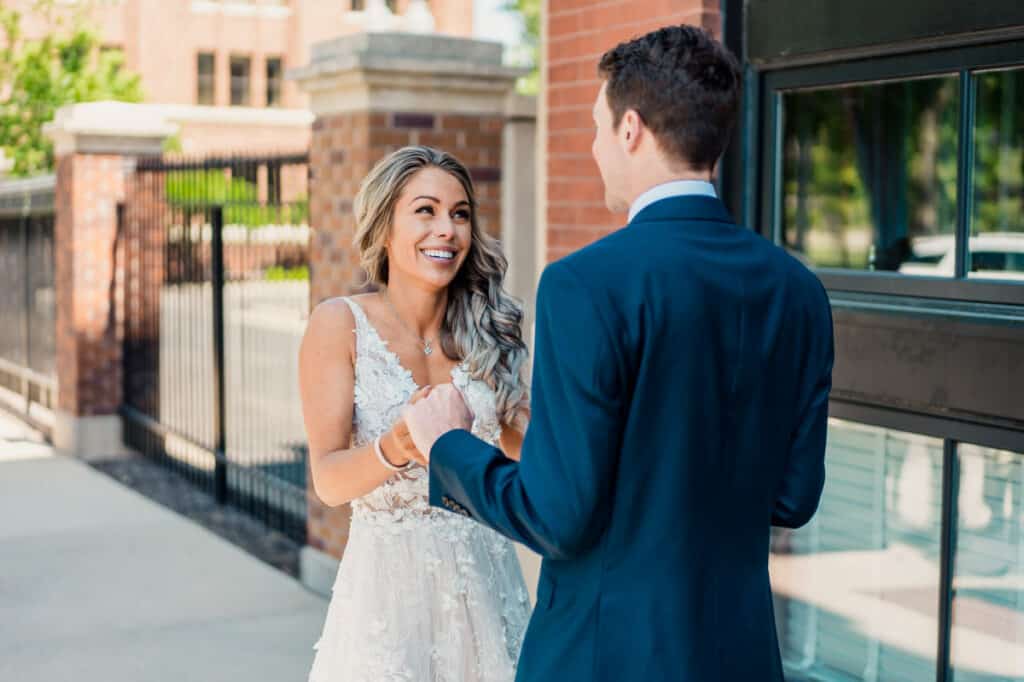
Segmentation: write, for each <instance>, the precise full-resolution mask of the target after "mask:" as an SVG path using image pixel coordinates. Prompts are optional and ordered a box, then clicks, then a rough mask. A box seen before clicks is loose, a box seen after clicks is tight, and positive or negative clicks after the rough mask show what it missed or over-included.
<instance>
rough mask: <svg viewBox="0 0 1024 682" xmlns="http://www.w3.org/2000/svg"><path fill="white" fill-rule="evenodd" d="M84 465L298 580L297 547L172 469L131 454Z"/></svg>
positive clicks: (297, 544) (284, 536)
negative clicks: (216, 499)
mask: <svg viewBox="0 0 1024 682" xmlns="http://www.w3.org/2000/svg"><path fill="white" fill-rule="evenodd" d="M89 464H90V465H91V466H92V467H93V468H95V469H97V470H99V471H102V472H103V473H105V474H106V475H108V476H110V477H111V478H113V479H115V480H117V481H119V482H120V483H122V484H123V485H125V486H128V487H129V488H132V489H133V490H135V491H136V492H138V493H140V494H142V495H144V496H145V497H148V498H149V499H151V500H153V501H154V502H156V503H158V504H161V505H163V506H164V507H167V508H168V509H171V510H173V511H175V512H177V513H179V514H181V515H182V516H185V517H187V518H189V519H192V520H193V521H195V522H196V523H198V524H199V525H201V526H203V527H204V528H206V529H207V530H209V531H211V532H213V533H215V534H216V535H219V536H220V537H222V538H224V539H225V540H227V541H228V542H230V543H232V544H234V545H237V546H238V547H240V548H241V549H243V550H244V551H246V552H248V553H249V554H251V555H253V556H254V557H256V558H257V559H260V560H261V561H263V562H265V563H267V564H270V565H271V566H273V567H275V568H277V569H278V570H280V571H283V572H285V573H287V574H288V575H290V576H292V577H294V578H298V576H299V550H300V549H301V548H302V546H301V545H300V544H299V543H297V542H295V541H294V540H292V539H291V538H289V537H288V536H286V535H284V534H283V533H280V532H278V531H275V530H272V529H270V528H267V527H266V526H265V525H263V524H262V523H261V522H259V521H257V520H256V519H253V518H252V517H250V516H248V515H246V514H245V513H243V512H241V511H239V510H238V509H235V508H234V507H231V506H219V505H218V504H217V502H216V501H215V500H214V499H213V496H212V495H209V494H208V493H206V492H204V491H203V490H201V489H199V488H198V487H196V486H195V485H193V484H192V483H190V482H189V481H187V480H186V479H185V478H183V477H182V476H181V475H179V474H178V473H176V472H174V471H172V470H171V469H169V468H167V467H165V466H163V465H161V464H159V463H157V462H155V461H153V460H151V459H147V458H146V457H143V456H142V455H138V454H134V455H129V456H125V457H118V458H115V459H105V460H96V461H92V462H89Z"/></svg>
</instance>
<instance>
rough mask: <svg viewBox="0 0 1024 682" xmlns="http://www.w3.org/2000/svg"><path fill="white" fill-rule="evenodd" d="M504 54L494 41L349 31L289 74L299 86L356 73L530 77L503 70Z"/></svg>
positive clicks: (318, 46)
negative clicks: (402, 72)
mask: <svg viewBox="0 0 1024 682" xmlns="http://www.w3.org/2000/svg"><path fill="white" fill-rule="evenodd" d="M503 50H504V48H503V46H502V44H501V43H497V42H493V41H488V40H474V39H472V38H460V37H455V36H446V35H438V34H422V33H402V32H393V33H390V32H389V33H353V34H351V35H347V36H342V37H340V38H334V39H333V40H328V41H325V42H321V43H316V44H315V45H313V48H312V58H311V60H310V63H309V64H308V65H307V66H304V67H300V68H298V69H293V70H291V71H289V72H288V76H289V78H291V79H293V80H297V81H300V82H302V81H305V80H311V79H314V78H316V77H318V76H324V75H327V74H333V73H338V72H343V71H355V70H359V69H364V70H382V71H392V70H394V71H407V72H421V73H424V72H431V73H438V74H440V73H450V74H452V75H460V76H474V75H477V76H497V77H505V78H509V79H514V78H518V77H519V76H522V75H525V74H526V73H529V69H524V68H521V67H509V66H504V65H503V64H502V53H503Z"/></svg>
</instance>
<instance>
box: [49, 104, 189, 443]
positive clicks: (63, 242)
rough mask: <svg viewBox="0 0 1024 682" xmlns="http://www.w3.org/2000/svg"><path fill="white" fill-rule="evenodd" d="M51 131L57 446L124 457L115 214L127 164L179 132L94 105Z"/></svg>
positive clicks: (68, 115)
mask: <svg viewBox="0 0 1024 682" xmlns="http://www.w3.org/2000/svg"><path fill="white" fill-rule="evenodd" d="M46 132H47V134H48V135H50V137H51V138H52V139H53V140H54V145H55V153H56V157H57V187H56V226H55V243H56V264H55V265H56V295H57V321H56V327H57V329H56V337H57V338H56V341H57V344H56V345H57V409H56V414H55V423H54V429H53V434H54V443H55V445H56V446H57V447H58V448H60V449H61V450H64V451H66V452H68V453H69V454H73V455H77V456H87V457H88V456H92V457H95V456H104V455H110V454H114V453H116V452H119V451H120V450H121V449H122V445H121V425H120V420H119V418H118V417H117V409H118V407H119V406H120V404H121V388H122V386H121V335H120V333H119V331H118V328H117V322H118V315H117V314H116V313H117V304H118V302H119V298H118V297H119V293H118V285H119V282H120V278H119V277H118V273H117V272H116V267H115V266H116V263H117V253H116V252H117V250H118V249H120V248H121V244H120V242H119V239H118V219H117V213H118V211H117V205H118V203H119V202H121V201H122V200H123V198H124V192H125V166H126V163H128V162H129V161H130V160H131V159H132V158H133V157H135V156H137V155H142V154H159V153H160V147H161V145H162V143H163V140H164V139H165V138H166V137H167V136H168V135H170V134H173V132H174V129H173V127H171V126H168V125H167V124H166V123H164V122H163V121H161V120H154V119H153V117H152V115H151V114H148V113H146V112H145V111H144V110H143V109H140V108H137V107H133V105H128V104H122V103H118V102H94V103H88V104H77V105H71V106H68V107H64V108H62V109H60V110H59V111H58V112H57V115H56V117H55V118H54V121H53V122H52V123H50V124H48V125H47V129H46Z"/></svg>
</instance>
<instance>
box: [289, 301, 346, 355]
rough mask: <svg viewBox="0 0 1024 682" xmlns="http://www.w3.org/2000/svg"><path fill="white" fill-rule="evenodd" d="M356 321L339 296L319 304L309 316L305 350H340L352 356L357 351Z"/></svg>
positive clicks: (304, 339)
mask: <svg viewBox="0 0 1024 682" xmlns="http://www.w3.org/2000/svg"><path fill="white" fill-rule="evenodd" d="M355 329H356V319H355V316H354V315H353V314H352V309H351V308H350V307H349V305H348V303H346V302H345V299H344V298H342V297H340V296H338V297H335V298H328V299H325V300H323V301H321V302H320V303H318V304H317V305H316V306H315V307H314V308H313V312H311V313H310V314H309V320H308V322H307V323H306V333H305V334H304V335H303V337H302V345H303V348H308V349H317V350H331V351H333V352H334V353H337V352H338V351H340V350H344V351H346V353H347V354H348V355H352V353H353V351H354V350H355V334H354V332H355Z"/></svg>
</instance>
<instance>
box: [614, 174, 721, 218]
mask: <svg viewBox="0 0 1024 682" xmlns="http://www.w3.org/2000/svg"><path fill="white" fill-rule="evenodd" d="M686 194H695V195H698V196H705V197H717V196H718V193H717V192H715V186H714V185H712V184H711V183H710V182H707V181H705V180H672V181H670V182H665V183H662V184H660V185H655V186H654V187H652V188H650V189H649V190H647V191H646V192H644V193H643V194H641V195H640V196H638V197H637V198H636V200H635V201H633V205H632V206H630V207H629V222H633V218H635V217H636V216H637V214H638V213H640V211H642V210H644V209H645V208H647V207H648V206H650V205H651V204H653V203H654V202H656V201H661V200H662V199H668V198H669V197H676V196H682V195H686Z"/></svg>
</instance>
